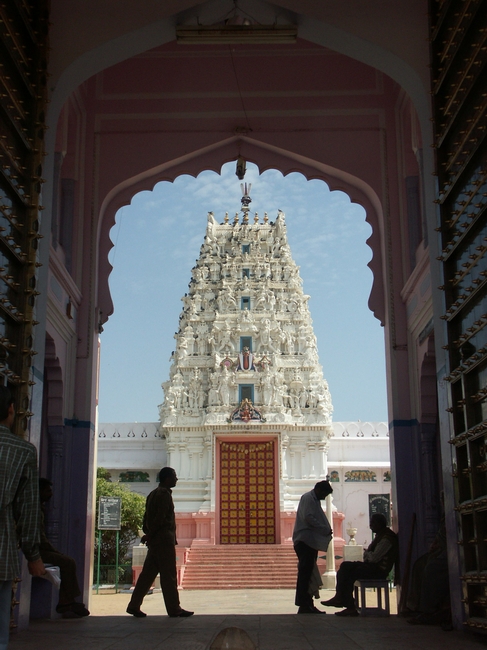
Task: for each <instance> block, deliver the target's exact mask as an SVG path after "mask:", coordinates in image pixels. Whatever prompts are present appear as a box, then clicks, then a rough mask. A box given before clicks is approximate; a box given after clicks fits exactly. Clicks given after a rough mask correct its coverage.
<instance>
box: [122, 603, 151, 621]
mask: <svg viewBox="0 0 487 650" xmlns="http://www.w3.org/2000/svg"><path fill="white" fill-rule="evenodd" d="M125 611H126V612H127V614H132V616H135V618H145V617H146V616H147V614H146V613H145V612H143V611H142V610H140V609H135V607H130V605H129V606H128V607H127V609H126V610H125Z"/></svg>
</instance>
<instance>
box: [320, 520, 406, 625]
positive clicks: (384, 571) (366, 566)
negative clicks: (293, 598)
mask: <svg viewBox="0 0 487 650" xmlns="http://www.w3.org/2000/svg"><path fill="white" fill-rule="evenodd" d="M370 529H371V531H372V532H373V533H375V537H374V539H373V541H372V543H371V544H370V546H369V547H368V548H367V549H366V550H365V551H364V561H363V562H342V564H341V566H340V568H339V570H338V573H337V586H336V594H335V595H334V596H333V598H330V600H323V601H321V604H322V605H325V606H327V607H345V609H344V610H343V611H341V612H335V614H336V616H358V612H357V610H356V609H355V602H354V598H353V584H354V582H355V580H366V579H367V580H385V579H386V578H387V576H388V575H389V573H390V571H391V569H392V567H393V566H394V564H395V562H396V560H397V558H398V551H399V543H398V539H397V535H396V533H394V532H393V531H392V530H391V529H390V528H388V527H387V520H386V518H385V517H384V515H381V514H379V513H376V514H374V515H372V517H371V518H370Z"/></svg>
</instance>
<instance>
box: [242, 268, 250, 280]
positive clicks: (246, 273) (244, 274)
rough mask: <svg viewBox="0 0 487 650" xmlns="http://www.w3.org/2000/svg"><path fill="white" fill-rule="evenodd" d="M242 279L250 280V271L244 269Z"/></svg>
mask: <svg viewBox="0 0 487 650" xmlns="http://www.w3.org/2000/svg"><path fill="white" fill-rule="evenodd" d="M242 277H243V278H250V269H242Z"/></svg>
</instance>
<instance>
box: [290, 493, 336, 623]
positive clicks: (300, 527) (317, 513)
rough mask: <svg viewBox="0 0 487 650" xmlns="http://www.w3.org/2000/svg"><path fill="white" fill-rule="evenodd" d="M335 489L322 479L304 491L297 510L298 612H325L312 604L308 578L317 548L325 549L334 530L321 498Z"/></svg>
mask: <svg viewBox="0 0 487 650" xmlns="http://www.w3.org/2000/svg"><path fill="white" fill-rule="evenodd" d="M332 492H333V488H332V487H331V485H330V483H329V481H320V482H319V483H317V484H316V485H315V486H314V488H313V489H312V490H311V491H310V492H306V493H305V494H303V496H302V497H301V499H300V501H299V505H298V510H297V512H296V522H295V524H294V531H293V544H294V551H295V553H296V555H297V556H298V580H297V583H296V600H295V604H296V605H297V606H298V607H299V609H298V614H326V612H322V611H320V610H319V609H318V608H317V607H315V606H314V604H313V597H312V595H311V594H310V591H309V581H310V579H311V575H312V573H313V569H314V567H315V564H316V560H317V558H318V551H326V549H327V548H328V544H329V543H330V540H331V536H332V530H331V526H330V523H329V522H328V519H327V518H326V515H325V513H324V512H323V508H322V507H321V503H320V501H321V500H322V499H325V498H326V497H327V496H328V495H329V494H331V493H332Z"/></svg>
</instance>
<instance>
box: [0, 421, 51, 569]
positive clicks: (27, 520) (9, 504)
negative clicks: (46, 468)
mask: <svg viewBox="0 0 487 650" xmlns="http://www.w3.org/2000/svg"><path fill="white" fill-rule="evenodd" d="M39 512H40V509H39V483H38V472H37V451H36V448H35V447H34V445H32V444H31V443H30V442H26V441H25V440H22V439H21V438H19V437H18V436H16V435H15V434H13V433H12V432H11V431H10V430H9V429H7V427H4V426H2V425H0V581H2V580H13V579H14V578H16V577H17V576H18V575H19V553H18V548H19V543H20V546H21V548H22V552H23V553H24V555H25V557H26V558H27V560H29V561H35V560H38V559H40V557H41V556H40V553H39V518H40V517H39Z"/></svg>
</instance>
